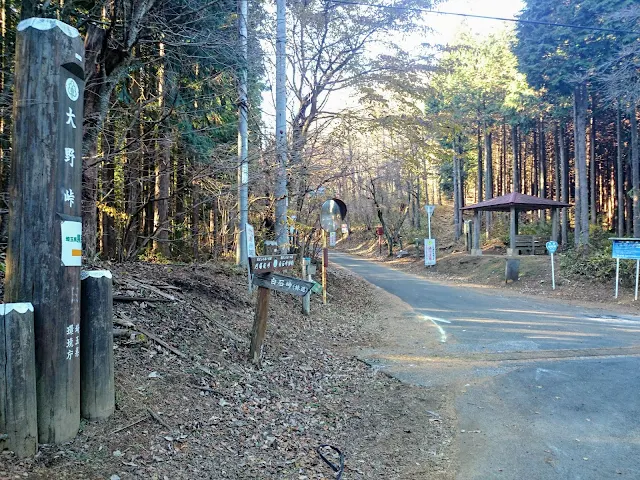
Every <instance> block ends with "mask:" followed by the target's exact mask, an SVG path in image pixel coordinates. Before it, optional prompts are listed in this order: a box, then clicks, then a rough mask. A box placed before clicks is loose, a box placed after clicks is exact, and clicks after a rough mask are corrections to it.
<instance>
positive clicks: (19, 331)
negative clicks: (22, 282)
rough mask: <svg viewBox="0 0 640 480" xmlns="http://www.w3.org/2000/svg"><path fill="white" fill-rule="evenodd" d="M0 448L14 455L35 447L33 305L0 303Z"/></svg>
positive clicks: (29, 452)
mask: <svg viewBox="0 0 640 480" xmlns="http://www.w3.org/2000/svg"><path fill="white" fill-rule="evenodd" d="M0 315H1V317H0V372H2V374H1V375H0V438H1V436H2V435H6V439H5V440H1V439H0V451H2V450H4V449H5V448H7V449H9V450H13V452H14V453H15V454H16V455H17V456H18V457H30V456H33V455H35V454H36V453H37V451H38V414H37V407H36V366H35V350H34V341H33V305H31V304H30V303H7V304H4V305H0Z"/></svg>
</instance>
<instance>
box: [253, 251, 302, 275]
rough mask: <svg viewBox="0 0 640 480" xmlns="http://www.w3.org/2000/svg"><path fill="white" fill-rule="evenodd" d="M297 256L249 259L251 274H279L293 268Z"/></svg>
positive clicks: (269, 256)
mask: <svg viewBox="0 0 640 480" xmlns="http://www.w3.org/2000/svg"><path fill="white" fill-rule="evenodd" d="M295 258H296V256H295V255H263V256H262V257H249V266H250V267H251V273H254V274H255V273H267V272H279V271H281V270H286V269H288V268H292V267H293V265H294V263H295Z"/></svg>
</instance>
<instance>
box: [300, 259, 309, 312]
mask: <svg viewBox="0 0 640 480" xmlns="http://www.w3.org/2000/svg"><path fill="white" fill-rule="evenodd" d="M308 277H309V265H307V259H306V258H303V259H302V279H303V280H307V278H308ZM310 309H311V293H309V294H307V295H305V296H304V297H302V313H303V314H305V315H309V311H310Z"/></svg>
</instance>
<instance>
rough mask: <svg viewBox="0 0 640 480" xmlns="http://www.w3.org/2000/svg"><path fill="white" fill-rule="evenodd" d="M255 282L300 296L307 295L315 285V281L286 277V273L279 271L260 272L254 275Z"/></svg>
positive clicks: (271, 288)
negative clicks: (279, 272) (281, 273)
mask: <svg viewBox="0 0 640 480" xmlns="http://www.w3.org/2000/svg"><path fill="white" fill-rule="evenodd" d="M253 284H254V285H255V286H257V287H264V288H268V289H269V290H276V291H278V292H283V293H290V294H292V295H297V296H299V297H303V296H305V295H306V294H307V293H309V292H310V291H311V289H312V288H313V286H314V282H307V281H305V280H301V279H299V278H294V277H286V276H284V275H278V274H277V273H260V274H258V275H254V277H253Z"/></svg>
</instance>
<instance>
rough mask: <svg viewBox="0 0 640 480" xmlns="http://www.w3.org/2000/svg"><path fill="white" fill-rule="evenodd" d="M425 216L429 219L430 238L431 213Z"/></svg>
mask: <svg viewBox="0 0 640 480" xmlns="http://www.w3.org/2000/svg"><path fill="white" fill-rule="evenodd" d="M427 218H428V219H429V240H431V214H429V215H427Z"/></svg>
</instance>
